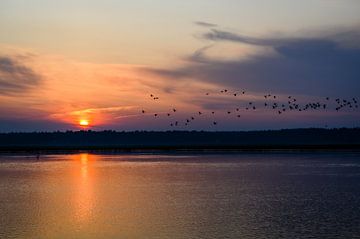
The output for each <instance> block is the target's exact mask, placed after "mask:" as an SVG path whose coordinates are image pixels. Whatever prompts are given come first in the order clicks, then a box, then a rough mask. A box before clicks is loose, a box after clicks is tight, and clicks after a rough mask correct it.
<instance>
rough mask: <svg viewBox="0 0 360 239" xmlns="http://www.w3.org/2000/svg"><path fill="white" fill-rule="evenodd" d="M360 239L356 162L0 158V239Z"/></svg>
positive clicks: (358, 157)
mask: <svg viewBox="0 0 360 239" xmlns="http://www.w3.org/2000/svg"><path fill="white" fill-rule="evenodd" d="M312 237H313V238H359V237H360V154H359V153H351V152H347V153H344V152H343V153H339V152H338V153H331V152H329V153H264V154H261V153H253V154H250V153H249V154H245V153H244V154H209V155H206V154H192V155H190V154H169V155H165V154H161V155H153V154H130V155H124V154H123V155H120V154H119V155H111V154H102V155H100V154H87V153H82V154H71V155H42V156H41V157H40V158H39V159H37V158H36V155H1V156H0V238H2V239H3V238H36V239H38V238H312Z"/></svg>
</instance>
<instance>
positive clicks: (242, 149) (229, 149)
mask: <svg viewBox="0 0 360 239" xmlns="http://www.w3.org/2000/svg"><path fill="white" fill-rule="evenodd" d="M82 152H83V153H110V154H111V153H114V154H116V153H134V154H137V153H139V154H141V153H154V154H156V153H159V154H161V153H204V154H217V153H247V152H249V153H251V152H255V153H256V152H259V153H261V152H264V153H272V152H274V153H276V152H294V153H296V152H360V145H359V144H354V145H238V146H151V147H143V146H128V147H100V146H99V147H95V146H89V147H86V146H84V147H38V146H37V147H0V154H28V153H31V154H47V153H50V154H73V153H82Z"/></svg>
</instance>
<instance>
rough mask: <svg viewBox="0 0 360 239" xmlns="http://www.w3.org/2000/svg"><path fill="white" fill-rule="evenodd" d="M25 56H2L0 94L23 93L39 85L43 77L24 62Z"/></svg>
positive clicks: (0, 63) (0, 57)
mask: <svg viewBox="0 0 360 239" xmlns="http://www.w3.org/2000/svg"><path fill="white" fill-rule="evenodd" d="M24 60H27V59H26V58H23V57H12V56H0V94H1V95H11V94H15V93H21V92H23V91H25V90H28V89H30V88H31V87H34V86H36V85H38V84H39V83H40V82H41V79H42V77H41V76H40V75H39V74H37V73H36V72H35V71H34V70H33V69H31V68H30V67H28V66H26V65H25V63H24V62H23V61H24Z"/></svg>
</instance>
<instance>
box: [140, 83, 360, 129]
mask: <svg viewBox="0 0 360 239" xmlns="http://www.w3.org/2000/svg"><path fill="white" fill-rule="evenodd" d="M219 92H220V94H222V95H227V96H232V97H239V96H241V95H245V94H246V91H241V92H230V91H229V90H227V89H223V90H220V91H219ZM205 95H206V96H210V95H211V94H210V93H209V92H207V93H205ZM150 97H151V99H152V100H159V99H160V98H159V97H158V96H155V95H154V94H150ZM279 98H280V97H278V96H276V95H272V94H266V95H264V96H263V99H264V101H263V103H261V105H262V106H263V107H265V108H267V109H269V110H273V111H274V112H275V113H276V114H278V115H281V114H283V113H285V112H290V111H297V112H302V111H309V110H327V109H328V108H330V103H331V102H332V101H333V102H334V103H335V110H336V111H337V112H339V111H340V110H342V109H353V110H355V109H357V108H358V107H359V105H358V100H357V99H356V98H352V99H340V98H336V99H330V97H326V98H325V99H324V102H319V101H316V102H309V103H307V104H300V103H299V102H298V100H297V99H296V98H295V97H294V96H288V97H287V99H286V102H285V101H283V102H282V103H280V101H279ZM331 106H333V105H331ZM259 107H260V105H259V102H258V101H257V102H252V101H249V102H247V104H246V105H245V107H243V108H241V107H238V108H235V109H233V110H227V111H224V112H223V113H226V114H228V115H231V114H234V115H235V117H237V118H240V117H241V114H240V112H241V111H242V110H245V111H255V110H257V109H258V108H259ZM177 112H178V110H177V109H176V108H172V109H171V110H170V111H169V112H167V113H163V114H160V113H154V114H153V116H154V117H155V118H157V117H160V116H166V117H171V116H172V115H174V114H176V113H177ZM141 113H142V114H146V113H147V112H146V111H145V109H143V110H142V112H141ZM217 113H218V112H216V111H210V112H203V111H198V112H196V113H194V114H193V115H192V116H190V117H188V118H186V119H184V120H183V121H172V122H170V126H171V127H177V126H188V125H190V123H191V122H192V121H194V120H195V119H196V116H201V115H204V114H210V115H216V114H217ZM195 115H196V116H195ZM212 125H214V126H216V125H218V122H217V121H212Z"/></svg>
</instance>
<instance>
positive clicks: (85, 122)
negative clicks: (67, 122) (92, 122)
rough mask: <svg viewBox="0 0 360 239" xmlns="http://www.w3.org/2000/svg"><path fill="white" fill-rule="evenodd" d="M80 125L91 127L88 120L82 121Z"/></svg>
mask: <svg viewBox="0 0 360 239" xmlns="http://www.w3.org/2000/svg"><path fill="white" fill-rule="evenodd" d="M79 124H80V126H89V121H88V120H80V122H79Z"/></svg>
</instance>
